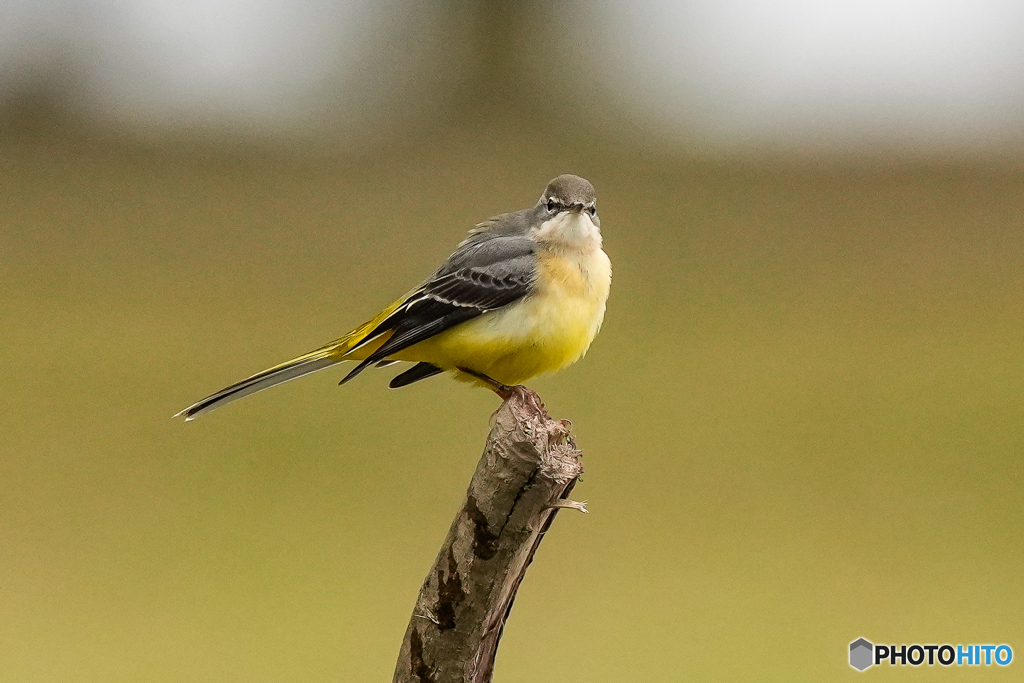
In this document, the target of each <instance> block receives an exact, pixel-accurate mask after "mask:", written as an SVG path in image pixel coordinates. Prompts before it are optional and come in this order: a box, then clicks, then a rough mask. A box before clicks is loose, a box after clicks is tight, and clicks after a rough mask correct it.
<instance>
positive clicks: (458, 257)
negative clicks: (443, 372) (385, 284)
mask: <svg viewBox="0 0 1024 683" xmlns="http://www.w3.org/2000/svg"><path fill="white" fill-rule="evenodd" d="M536 277H537V257H536V246H535V244H534V243H533V241H532V240H530V239H528V238H526V237H525V236H522V235H501V236H493V237H490V238H487V239H481V240H475V241H472V242H469V241H467V242H465V243H463V244H462V245H461V246H460V247H459V249H458V250H456V252H455V253H454V254H452V255H451V257H449V258H448V260H447V261H445V263H444V264H443V265H442V266H441V267H440V268H439V269H438V270H437V271H436V272H435V273H434V274H433V275H432V276H431V277H430V278H429V279H428V280H427V281H426V282H425V283H424V284H423V285H422V286H421V287H420V288H419V289H417V290H416V291H414V292H413V293H412V294H411V295H410V296H409V297H408V298H407V299H406V300H405V303H403V304H402V305H401V306H400V307H399V308H398V309H396V310H395V312H394V313H392V314H391V315H390V316H388V317H387V318H385V319H384V320H383V321H381V323H380V324H379V325H378V326H377V327H376V328H375V329H374V330H373V331H372V332H370V334H369V335H367V337H376V336H379V335H381V334H383V333H385V332H389V331H390V332H391V333H392V334H391V336H390V337H389V338H388V339H387V341H386V342H384V343H383V344H382V345H381V346H380V348H378V349H377V350H376V351H374V352H373V353H372V354H370V355H369V356H367V358H366V360H364V361H362V362H361V363H360V364H359V365H358V366H356V367H355V368H353V370H352V371H351V372H350V373H349V374H348V375H347V376H346V377H345V379H343V380H342V382H343V383H344V382H347V381H348V380H350V379H352V378H353V377H355V376H356V375H357V374H359V373H360V372H362V371H363V370H364V369H365V368H366V367H368V366H370V365H372V364H374V363H378V362H380V361H383V360H386V359H387V358H388V356H391V355H392V354H395V353H398V352H399V351H401V350H403V349H406V348H408V347H410V346H412V345H414V344H417V343H419V342H421V341H423V340H425V339H429V338H430V337H433V336H434V335H436V334H440V333H441V332H444V331H445V330H448V329H450V328H452V327H454V326H456V325H459V324H461V323H464V322H466V321H468V320H472V319H473V318H475V317H477V316H479V315H482V314H484V313H486V312H487V311H492V310H494V309H497V308H501V307H502V306H507V305H508V304H510V303H513V302H514V301H518V300H519V299H521V298H522V297H524V296H526V295H527V294H528V293H529V292H530V291H531V290H532V288H533V285H534V282H535V281H536Z"/></svg>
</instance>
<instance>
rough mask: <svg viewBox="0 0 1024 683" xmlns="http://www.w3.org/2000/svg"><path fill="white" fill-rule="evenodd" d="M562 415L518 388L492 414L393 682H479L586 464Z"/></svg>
mask: <svg viewBox="0 0 1024 683" xmlns="http://www.w3.org/2000/svg"><path fill="white" fill-rule="evenodd" d="M582 456H583V454H582V453H581V452H580V451H579V449H578V448H576V444H575V443H574V442H573V440H572V438H571V437H570V435H569V423H568V422H567V421H561V420H552V419H551V417H549V416H548V414H547V411H545V409H544V405H543V403H541V401H540V398H539V397H538V396H537V394H535V393H534V392H532V391H530V390H529V389H526V388H524V387H515V388H514V389H513V393H512V396H511V397H510V398H509V399H508V400H506V401H505V402H504V403H503V404H502V405H501V407H500V408H499V409H498V411H497V412H496V413H495V414H494V416H493V418H492V427H491V432H490V434H489V435H488V437H487V444H486V445H485V447H484V453H483V456H482V457H481V458H480V463H479V464H478V465H477V468H476V473H475V474H474V475H473V480H472V481H471V482H470V484H469V490H468V491H467V492H466V499H465V502H464V503H463V505H462V508H461V509H460V510H459V512H458V514H457V515H456V516H455V521H454V522H452V526H451V529H450V530H449V531H448V537H447V538H446V539H445V541H444V544H443V545H442V546H441V551H440V552H439V553H438V555H437V559H436V560H435V561H434V566H433V567H432V568H431V570H430V573H429V574H427V578H426V580H425V581H424V582H423V587H422V588H421V589H420V594H419V599H417V601H416V607H415V609H414V610H413V615H412V619H411V620H410V622H409V627H408V629H407V630H406V633H405V640H404V641H403V642H402V650H401V653H400V654H399V657H398V667H397V668H396V670H395V678H394V680H395V683H485V682H487V681H490V680H491V675H492V673H493V671H494V657H495V654H496V652H497V650H498V640H499V639H500V638H501V633H502V629H503V628H504V626H505V621H506V620H507V619H508V615H509V612H510V611H511V609H512V602H513V600H514V599H515V596H516V591H517V590H518V589H519V585H520V583H522V580H523V576H524V575H525V574H526V569H527V567H529V565H530V562H531V561H532V560H533V555H534V553H535V552H536V551H537V546H538V545H540V542H541V540H542V539H543V537H544V532H545V531H547V529H548V527H549V526H550V525H551V522H552V520H553V519H554V517H555V514H556V513H557V512H558V510H559V508H562V507H572V508H576V509H580V510H583V511H584V512H585V511H586V509H585V508H584V507H583V506H582V505H581V504H579V503H573V502H571V501H568V500H567V499H566V497H567V496H568V495H569V492H570V491H571V490H572V488H573V486H574V485H575V484H576V481H577V479H578V478H579V476H580V474H581V473H582V472H583V464H582V462H581V458H582Z"/></svg>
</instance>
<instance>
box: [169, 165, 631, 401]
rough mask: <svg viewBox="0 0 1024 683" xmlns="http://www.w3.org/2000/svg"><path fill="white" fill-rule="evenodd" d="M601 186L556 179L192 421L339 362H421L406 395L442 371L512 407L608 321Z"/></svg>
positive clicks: (216, 397) (407, 379)
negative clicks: (376, 304)
mask: <svg viewBox="0 0 1024 683" xmlns="http://www.w3.org/2000/svg"><path fill="white" fill-rule="evenodd" d="M600 225H601V221H600V219H598V217H597V198H596V196H595V194H594V186H593V185H591V184H590V183H589V182H587V181H586V180H584V179H583V178H580V177H579V176H574V175H560V176H558V177H557V178H555V179H554V180H552V181H551V182H550V183H549V184H548V186H547V188H546V189H545V190H544V194H542V195H541V197H540V200H539V201H538V202H537V204H536V205H535V206H534V207H533V208H531V209H523V210H522V211H516V212H514V213H506V214H502V215H500V216H495V217H494V218H491V219H489V220H487V221H484V222H483V223H480V224H479V225H477V226H476V227H475V228H474V229H473V230H470V232H469V237H467V238H466V239H465V240H463V242H462V243H461V244H460V245H459V246H458V248H456V249H455V253H454V254H452V255H451V256H449V257H448V260H446V261H445V262H444V263H443V264H441V267H440V268H438V269H437V270H436V271H434V273H433V274H432V275H431V276H430V277H428V278H427V279H426V280H425V281H424V282H423V284H421V285H420V286H419V287H417V288H416V289H414V290H412V291H411V292H409V293H408V294H406V295H405V296H403V297H402V298H401V299H399V300H398V301H396V302H395V303H393V304H391V305H390V306H388V307H387V308H385V309H384V310H383V311H381V312H380V313H378V314H377V315H376V316H375V317H374V318H373V319H372V320H370V321H368V322H366V323H363V324H362V325H360V326H359V327H357V328H356V329H354V330H352V331H351V332H349V333H348V334H346V335H345V336H344V337H342V338H341V339H338V340H336V341H333V342H331V343H330V344H327V345H326V346H323V347H321V348H319V349H317V350H316V351H313V352H311V353H307V354H306V355H304V356H299V357H298V358H295V359H294V360H290V361H288V362H287V363H282V364H281V365H276V366H274V367H272V368H270V369H269V370H264V371H263V372H260V373H258V374H255V375H253V376H252V377H250V378H248V379H244V380H242V381H241V382H238V383H237V384H232V385H231V386H230V387H228V388H226V389H222V390H220V391H218V392H217V393H216V394H213V395H212V396H209V397H207V398H204V399H203V400H202V401H199V402H198V403H194V404H192V405H190V406H189V407H188V408H185V410H183V411H181V412H180V413H178V414H177V415H175V417H178V416H180V415H184V416H185V419H186V420H191V419H192V418H194V417H196V416H198V415H201V414H203V413H205V412H208V411H210V410H213V409H214V408H217V407H219V406H222V405H224V404H225V403H228V402H230V401H234V400H235V399H238V398H242V397H243V396H248V395H249V394H254V393H256V392H257V391H262V390H264V389H266V388H268V387H272V386H274V385H276V384H281V383H282V382H287V381H288V380H291V379H295V378H296V377H302V376H303V375H308V374H309V373H311V372H316V371H317V370H322V369H324V368H326V367H329V366H331V365H335V364H336V363H342V362H344V361H358V362H359V364H358V365H356V366H355V368H353V369H352V370H351V372H349V373H348V375H346V376H345V378H344V379H343V380H341V383H342V384H344V383H345V382H347V381H349V380H350V379H352V378H353V377H355V376H356V375H358V374H359V373H360V372H362V371H363V370H364V369H366V368H367V367H369V366H371V365H376V366H378V367H384V366H387V365H391V364H393V363H397V362H399V361H411V362H414V363H416V365H414V366H412V367H411V368H409V369H408V370H406V371H405V372H403V373H401V374H400V375H398V376H396V377H395V378H394V379H392V380H391V384H390V386H391V387H392V388H397V387H404V386H405V385H407V384H412V383H413V382H417V381H419V380H421V379H426V378H427V377H432V376H434V375H437V374H439V373H442V372H446V371H449V372H453V373H454V374H455V377H456V378H457V379H462V380H467V381H470V382H474V383H477V384H482V385H484V386H488V387H490V388H491V389H493V390H494V391H496V392H497V393H498V394H499V395H500V396H502V397H503V398H508V396H509V394H510V391H511V386H510V385H515V384H520V383H522V382H525V381H526V380H528V379H530V378H531V377H535V376H537V375H539V374H542V373H547V372H554V371H555V370H560V369H561V368H564V367H565V366H567V365H570V364H571V363H574V362H576V361H577V360H579V359H580V358H582V357H583V354H585V353H586V352H587V349H588V348H589V347H590V343H591V342H592V341H593V340H594V337H595V335H597V331H598V329H600V327H601V321H602V320H603V319H604V311H605V303H606V302H607V300H608V290H609V288H610V286H611V281H612V266H611V262H610V261H609V260H608V255H607V254H605V253H604V250H603V249H602V248H601V229H600Z"/></svg>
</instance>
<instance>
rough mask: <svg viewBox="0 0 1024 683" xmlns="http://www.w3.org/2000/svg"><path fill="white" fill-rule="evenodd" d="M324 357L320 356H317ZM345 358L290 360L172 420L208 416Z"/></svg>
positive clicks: (313, 357)
mask: <svg viewBox="0 0 1024 683" xmlns="http://www.w3.org/2000/svg"><path fill="white" fill-rule="evenodd" d="M318 354H323V355H318ZM343 360H344V358H339V357H338V356H329V355H326V354H325V353H324V352H322V351H314V352H313V353H311V354H308V355H306V356H300V357H299V358H296V359H295V360H290V361H288V362H287V363H282V364H281V365H277V366H275V367H272V368H270V369H269V370H264V371H263V372H260V373H257V374H255V375H253V376H252V377H249V378H248V379H243V380H242V381H241V382H238V383H237V384H232V385H231V386H230V387H228V388H226V389H221V390H220V391H218V392H217V393H216V394H213V395H212V396H207V397H206V398H204V399H203V400H202V401H199V402H197V403H193V404H192V405H190V406H189V407H188V408H185V410H183V411H181V412H180V413H178V414H177V415H175V416H174V417H180V416H182V415H184V416H185V420H186V421H188V420H192V419H195V418H196V417H198V416H200V415H202V414H203V413H208V412H210V411H211V410H213V409H214V408H220V407H221V406H222V405H224V404H226V403H231V402H232V401H235V400H237V399H240V398H243V397H245V396H248V395H249V394H255V393H256V392H257V391H263V390H264V389H269V388H270V387H273V386H277V385H278V384H281V383H283V382H287V381H288V380H292V379H296V378H298V377H302V376H303V375H308V374H309V373H311V372H316V371H317V370H323V369H324V368H327V367H330V366H332V365H335V364H336V363H340V362H342V361H343Z"/></svg>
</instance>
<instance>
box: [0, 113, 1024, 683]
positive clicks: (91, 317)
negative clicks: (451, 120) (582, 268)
mask: <svg viewBox="0 0 1024 683" xmlns="http://www.w3.org/2000/svg"><path fill="white" fill-rule="evenodd" d="M550 126H551V122H550V121H549V120H544V121H539V122H531V121H529V120H527V121H516V122H503V121H494V120H491V121H489V122H488V121H487V120H484V123H481V124H479V125H476V126H466V127H440V128H438V129H436V130H434V131H433V132H429V133H425V134H422V135H416V136H413V137H411V138H405V139H404V142H392V143H387V144H384V143H379V144H374V145H368V146H367V147H366V148H364V149H361V150H358V151H352V150H349V151H341V150H338V149H335V150H332V149H329V148H328V149H321V148H315V147H310V146H306V147H303V146H302V145H292V144H288V143H280V144H276V143H272V142H265V143H256V142H250V143H244V142H238V141H236V142H234V143H229V142H223V141H217V140H216V139H214V138H206V139H204V138H183V139H160V140H156V141H154V140H150V141H148V142H146V141H140V140H139V139H132V138H128V137H124V136H118V135H112V134H107V133H102V132H96V131H91V130H80V129H76V128H71V129H68V130H57V131H53V130H49V129H46V130H29V131H25V130H20V131H15V132H10V131H8V132H6V133H5V134H4V135H3V136H0V186H2V189H0V240H2V241H0V286H2V292H3V296H2V297H0V320H2V330H3V332H2V336H0V340H2V343H0V361H2V367H3V368H4V371H3V383H2V384H3V392H2V394H0V453H2V456H0V546H2V550H0V679H2V680H4V681H19V682H24V683H30V682H36V681H82V682H92V681H96V682H99V681H102V682H105V683H114V682H122V681H123V682H127V681H152V682H163V681H168V682H172V681H173V682H189V683H200V682H214V681H216V682H218V683H221V682H225V683H226V682H232V681H238V682H242V681H244V682H246V683H253V682H261V681H267V682H271V681H274V682H276V681H303V682H314V681H384V680H390V676H391V672H392V670H393V667H394V662H395V658H396V656H397V653H398V647H399V645H400V642H401V639H402V635H403V633H404V630H405V626H406V623H407V621H408V618H409V616H410V612H411V609H412V606H413V603H414V600H415V596H416V592H417V590H418V588H419V585H420V582H421V581H422V579H423V577H424V574H425V572H426V571H427V569H428V567H429V566H430V564H431V562H432V560H433V558H434V555H435V553H436V552H437V550H438V547H439V545H440V542H441V540H442V539H443V538H444V534H445V532H446V530H447V528H448V524H449V522H450V520H451V517H452V516H453V514H454V513H455V511H456V510H457V508H458V506H459V504H460V502H461V496H462V495H463V492H464V490H465V486H466V484H467V483H468V481H469V477H470V475H471V473H472V471H473V469H474V466H475V464H476V460H477V457H478V456H479V453H480V450H481V447H482V445H483V441H484V438H485V435H486V433H487V422H488V417H489V415H490V413H491V412H492V411H493V410H494V409H495V408H496V407H497V401H496V398H495V397H494V396H493V395H491V394H489V393H488V392H485V391H482V390H476V389H471V388H468V387H466V386H464V385H461V384H457V383H455V382H452V381H450V380H449V379H447V378H437V379H434V380H431V381H425V382H423V383H420V384H417V385H415V386H412V387H409V388H407V389H404V390H401V391H391V390H388V389H387V388H386V385H387V381H388V379H389V377H390V376H391V375H393V374H394V370H393V369H392V370H381V371H374V372H367V373H365V374H364V375H362V376H360V377H359V378H358V380H357V381H355V382H352V383H351V384H348V385H346V386H344V387H341V388H339V387H338V386H337V381H338V380H339V379H340V378H341V376H342V372H341V371H336V370H331V371H326V372H324V373H321V374H319V375H315V376H312V377H309V378H305V379H303V380H301V381H298V382H293V383H289V384H287V385H285V386H282V387H279V388H276V389H275V390H273V391H271V392H266V393H263V394H260V395H258V396H255V397H252V398H248V399H246V400H245V401H243V402H240V403H237V404H233V405H231V406H229V407H227V408H224V409H222V410H219V411H217V412H215V413H212V414H211V415H208V416H204V417H203V418H201V419H199V420H197V421H195V422H192V423H188V424H185V423H183V422H181V421H177V420H172V419H171V415H172V414H173V413H175V412H177V411H178V410H180V409H181V408H183V407H185V406H186V405H188V404H189V403H191V402H193V401H194V400H197V399H199V398H202V397H203V396H205V395H206V394H208V393H211V392H213V391H215V390H217V389H219V388H221V387H222V386H224V385H227V384H229V383H231V382H234V381H236V380H238V379H240V378H242V377H244V376H247V375H248V374H251V373H253V372H255V371H258V370H261V369H263V368H264V367H266V366H269V365H272V364H275V363H277V362H280V361H282V360H285V359H287V358H290V357H292V356H295V355H297V354H300V353H302V352H305V351H308V350H310V349H312V348H315V347H316V346H318V345H320V344H321V343H323V342H326V341H328V340H330V339H333V338H335V337H337V336H339V335H340V334H342V333H344V332H346V331H347V330H348V329H349V328H351V327H352V326H354V325H355V324H357V323H359V322H362V321H363V320H364V319H366V318H368V317H369V316H371V315H372V314H374V313H375V312H376V310H377V309H378V308H379V307H381V306H383V305H385V304H387V303H389V302H390V301H392V300H393V299H394V298H395V297H396V296H398V295H400V294H401V293H402V292H404V291H406V290H407V289H408V288H409V287H410V286H411V285H413V284H415V283H416V282H417V281H418V280H419V279H420V278H422V277H423V276H425V275H426V274H427V273H429V272H430V271H431V270H432V269H433V268H434V267H435V266H436V265H437V263H438V262H439V261H440V260H441V259H443V258H444V257H445V256H446V255H447V254H448V253H449V252H450V250H451V249H452V248H453V247H454V246H455V244H456V243H457V242H458V241H459V240H460V239H461V238H462V237H463V235H464V234H465V232H466V230H467V229H468V228H470V227H472V225H473V224H474V223H475V222H477V221H479V220H481V219H483V218H486V217H487V216H489V215H493V214H496V213H500V212H503V211H508V210H514V209H518V208H522V207H525V206H528V205H530V204H532V203H533V202H534V201H535V200H536V198H537V197H538V196H539V194H540V192H541V190H542V189H543V186H544V184H545V183H546V182H547V180H548V179H549V178H551V177H553V176H555V175H557V174H559V173H564V172H572V173H578V174H580V175H583V176H585V177H587V178H588V179H590V180H591V181H592V182H593V183H594V185H595V186H596V188H597V192H598V198H599V207H600V211H601V217H602V226H603V230H604V234H605V241H606V249H607V251H608V253H609V255H610V256H611V259H612V262H613V264H614V268H615V277H614V283H613V287H612V296H611V300H610V302H609V307H608V314H607V318H606V321H605V326H604V329H603V330H602V332H601V334H600V335H599V336H598V338H597V341H596V342H595V344H594V346H593V347H592V349H591V351H590V353H589V355H588V356H587V357H586V358H585V359H584V360H583V361H582V362H580V363H579V364H577V365H576V366H574V367H572V368H570V369H568V370H566V371H564V372H562V373H560V374H559V375H556V376H553V377H549V378H543V379H539V380H537V381H535V382H534V383H532V386H533V387H534V388H535V389H537V390H538V391H540V393H541V394H542V396H543V397H544V398H545V400H546V401H547V403H548V406H549V408H550V410H551V412H552V413H553V415H554V416H555V417H565V418H570V419H571V420H572V421H573V423H574V425H575V432H576V434H577V436H578V439H579V443H580V445H581V446H582V447H583V449H584V453H585V466H586V475H585V478H584V481H583V483H582V484H581V485H579V486H578V487H577V489H576V491H575V497H577V498H579V499H585V500H587V501H588V505H589V507H590V510H591V514H589V515H586V516H584V515H580V514H570V513H563V514H562V515H560V516H559V518H558V520H557V522H556V524H555V525H554V527H553V528H552V530H551V532H550V534H549V535H548V537H547V540H546V541H545V543H544V544H543V546H542V547H541V549H540V552H539V553H538V556H537V559H536V562H535V563H534V565H533V567H532V569H531V570H530V572H529V573H528V575H527V578H526V581H525V583H524V585H523V587H522V590H521V591H520V594H519V597H518V599H517V602H516V605H515V609H514V610H513V613H512V617H511V620H510V621H509V624H508V626H507V628H506V631H505V637H504V639H503V641H502V646H501V649H500V651H499V655H498V661H497V675H496V680H498V681H538V682H540V681H565V680H580V681H583V680H586V681H595V682H596V681H684V680H695V681H716V680H721V681H740V680H742V681H833V680H835V681H839V680H848V679H849V680H854V679H855V678H856V677H857V676H866V677H872V678H873V679H885V680H910V679H911V678H913V679H915V680H943V681H945V680H993V681H995V680H1011V679H1013V678H1014V677H1015V676H1017V675H1019V671H1020V667H1021V666H1024V664H1022V663H1021V662H1019V661H1015V662H1014V663H1013V664H1012V665H1011V666H1010V667H1009V668H1008V669H1001V668H998V667H992V669H991V670H982V671H979V670H977V669H970V668H967V667H960V668H957V667H951V668H949V669H946V668H941V667H932V668H931V669H929V668H928V667H920V668H917V669H915V670H914V671H908V670H900V669H895V670H886V668H882V669H874V670H870V671H868V672H867V673H864V674H858V673H857V672H855V671H854V670H853V669H851V668H850V667H849V666H848V664H847V648H848V644H849V642H850V641H852V640H854V639H856V638H858V637H860V636H864V637H866V638H868V639H869V640H872V641H873V642H876V643H877V642H884V643H914V642H917V643H947V642H948V643H952V644H957V643H995V644H999V643H1007V644H1010V645H1011V646H1012V647H1014V649H1015V652H1016V655H1017V658H1018V659H1019V658H1020V657H1021V656H1024V620H1022V619H1021V614H1022V612H1024V559H1022V558H1024V552H1022V551H1024V540H1022V533H1024V531H1022V529H1024V504H1022V495H1021V489H1022V487H1024V477H1022V473H1024V467H1022V464H1021V452H1022V450H1024V349H1022V341H1024V210H1022V207H1024V182H1022V181H1024V172H1022V170H1021V167H1020V166H1019V165H1015V164H1013V163H1009V162H1006V161H1000V160H994V159H986V158H977V159H967V158H964V157H960V158H959V159H957V160H947V159H943V158H942V157H940V156H934V157H922V158H919V159H912V158H908V157H906V156H904V157H902V158H899V159H898V158H895V157H887V156H877V157H873V156H862V157H859V158H855V157H824V156H817V157H811V156H805V157H802V158H796V157H794V158H788V157H763V156H762V157H756V156H753V155H748V156H738V157H735V158H724V157H723V158H702V159H701V158H693V157H688V156H687V155H686V154H685V153H684V152H683V151H680V150H673V149H666V150H663V151H660V152H657V153H655V152H653V151H652V150H654V149H657V148H658V147H659V146H660V145H659V144H654V143H651V141H649V140H647V141H645V140H643V139H642V138H641V137H632V138H630V137H627V138H622V137H619V136H616V135H611V134H608V133H607V131H606V132H605V133H601V132H600V131H598V132H596V133H594V134H593V135H589V136H587V137H584V136H574V135H566V136H564V137H554V138H553V137H552V136H551V135H550V131H551V127H550ZM553 140H555V141H554V142H553ZM907 668H908V669H909V668H910V667H907Z"/></svg>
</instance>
